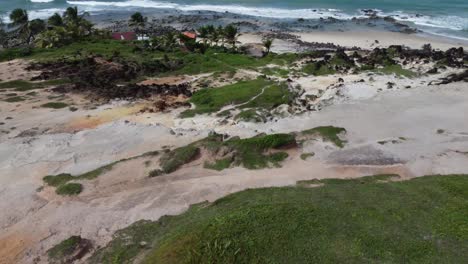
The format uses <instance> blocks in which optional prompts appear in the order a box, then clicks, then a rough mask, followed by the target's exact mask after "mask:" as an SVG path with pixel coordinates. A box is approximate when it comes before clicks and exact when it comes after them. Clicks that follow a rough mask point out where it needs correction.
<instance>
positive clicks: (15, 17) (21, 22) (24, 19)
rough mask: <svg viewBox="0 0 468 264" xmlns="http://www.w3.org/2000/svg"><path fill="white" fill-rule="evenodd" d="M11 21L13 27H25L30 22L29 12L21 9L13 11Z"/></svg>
mask: <svg viewBox="0 0 468 264" xmlns="http://www.w3.org/2000/svg"><path fill="white" fill-rule="evenodd" d="M10 20H11V23H10V26H12V27H25V26H26V25H27V24H28V22H29V17H28V11H26V10H24V9H20V8H18V9H15V10H13V11H11V13H10Z"/></svg>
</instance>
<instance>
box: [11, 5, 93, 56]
mask: <svg viewBox="0 0 468 264" xmlns="http://www.w3.org/2000/svg"><path fill="white" fill-rule="evenodd" d="M87 15H88V13H86V12H85V13H82V14H80V13H79V12H78V8H77V7H69V8H67V9H66V11H65V12H64V13H63V15H60V14H58V13H55V14H54V15H52V16H51V17H50V18H49V19H47V21H46V20H42V19H34V20H29V16H28V12H27V11H26V10H24V9H15V10H13V11H12V12H11V13H10V20H11V23H10V24H9V25H8V26H9V27H10V28H13V31H12V33H14V34H16V35H17V37H18V39H19V40H21V42H20V44H26V45H31V44H36V45H37V46H38V47H41V48H53V47H58V46H62V45H67V44H69V43H71V42H73V41H76V40H79V39H81V38H84V37H87V36H90V35H92V34H94V33H96V32H98V31H96V30H95V29H94V28H93V24H92V23H91V22H90V21H88V20H86V19H85V17H86V16H87ZM4 34H6V33H4Z"/></svg>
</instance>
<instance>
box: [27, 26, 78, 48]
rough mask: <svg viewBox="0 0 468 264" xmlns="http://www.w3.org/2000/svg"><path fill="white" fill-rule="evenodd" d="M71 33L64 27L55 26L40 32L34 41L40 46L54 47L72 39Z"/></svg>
mask: <svg viewBox="0 0 468 264" xmlns="http://www.w3.org/2000/svg"><path fill="white" fill-rule="evenodd" d="M71 34H72V33H71V32H69V31H68V30H67V29H66V28H64V27H55V28H53V29H51V30H46V31H44V32H42V33H41V34H40V35H39V36H38V38H37V41H36V45H37V46H38V47H40V48H56V47H60V46H62V45H66V44H68V43H70V42H71V41H72V35H71Z"/></svg>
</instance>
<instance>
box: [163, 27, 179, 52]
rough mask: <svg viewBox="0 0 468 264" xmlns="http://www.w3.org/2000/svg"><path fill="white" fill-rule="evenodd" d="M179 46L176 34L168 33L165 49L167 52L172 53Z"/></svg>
mask: <svg viewBox="0 0 468 264" xmlns="http://www.w3.org/2000/svg"><path fill="white" fill-rule="evenodd" d="M175 46H177V35H176V33H174V32H172V31H171V32H167V33H166V34H165V35H164V48H165V49H166V50H169V51H172V50H173V49H174V47H175Z"/></svg>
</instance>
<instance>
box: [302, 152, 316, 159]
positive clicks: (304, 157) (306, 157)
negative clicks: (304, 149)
mask: <svg viewBox="0 0 468 264" xmlns="http://www.w3.org/2000/svg"><path fill="white" fill-rule="evenodd" d="M313 156H315V153H302V154H301V159H302V160H307V159H308V158H310V157H313Z"/></svg>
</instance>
